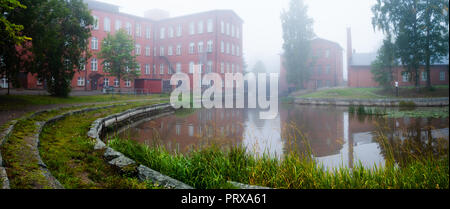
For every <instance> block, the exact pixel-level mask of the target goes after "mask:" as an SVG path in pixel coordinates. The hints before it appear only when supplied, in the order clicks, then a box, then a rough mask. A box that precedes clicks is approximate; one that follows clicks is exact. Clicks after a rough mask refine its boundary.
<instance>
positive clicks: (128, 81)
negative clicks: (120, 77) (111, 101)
mask: <svg viewBox="0 0 450 209" xmlns="http://www.w3.org/2000/svg"><path fill="white" fill-rule="evenodd" d="M125 87H131V81H130V80H128V79H127V80H125Z"/></svg>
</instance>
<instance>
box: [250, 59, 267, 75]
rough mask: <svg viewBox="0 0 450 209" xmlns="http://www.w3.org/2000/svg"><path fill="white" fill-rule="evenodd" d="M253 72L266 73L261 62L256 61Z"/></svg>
mask: <svg viewBox="0 0 450 209" xmlns="http://www.w3.org/2000/svg"><path fill="white" fill-rule="evenodd" d="M253 72H254V73H255V74H256V73H266V72H267V70H266V66H265V65H264V63H263V62H262V61H261V60H258V61H257V62H256V64H255V65H254V66H253Z"/></svg>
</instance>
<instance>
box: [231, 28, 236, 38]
mask: <svg viewBox="0 0 450 209" xmlns="http://www.w3.org/2000/svg"><path fill="white" fill-rule="evenodd" d="M234 32H235V30H234V25H231V37H234Z"/></svg>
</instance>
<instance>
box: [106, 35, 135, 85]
mask: <svg viewBox="0 0 450 209" xmlns="http://www.w3.org/2000/svg"><path fill="white" fill-rule="evenodd" d="M133 51H134V40H133V39H132V38H131V37H130V36H129V35H128V34H127V32H126V31H125V30H123V29H121V30H119V31H118V32H117V33H116V34H115V35H111V34H108V36H107V37H106V38H105V39H103V42H102V49H101V51H100V52H99V58H101V59H103V62H102V64H103V71H104V72H106V73H108V74H109V75H111V76H114V77H116V78H117V80H118V81H119V87H120V79H121V78H125V79H131V78H133V77H135V76H137V75H138V72H136V71H135V70H133V69H135V68H137V67H138V63H137V61H136V55H133ZM119 91H120V89H119Z"/></svg>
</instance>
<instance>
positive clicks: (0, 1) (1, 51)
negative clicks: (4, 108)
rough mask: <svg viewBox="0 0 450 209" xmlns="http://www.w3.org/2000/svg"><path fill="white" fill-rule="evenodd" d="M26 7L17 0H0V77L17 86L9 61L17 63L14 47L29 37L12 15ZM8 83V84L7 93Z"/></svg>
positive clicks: (15, 73)
mask: <svg viewBox="0 0 450 209" xmlns="http://www.w3.org/2000/svg"><path fill="white" fill-rule="evenodd" d="M26 8H27V7H26V6H25V5H23V4H21V3H20V2H19V1H17V0H0V14H2V15H1V16H0V28H1V30H0V77H3V76H4V77H6V78H7V79H8V82H10V83H12V84H13V85H15V86H17V84H18V82H17V79H15V78H17V74H18V72H17V71H15V70H13V65H11V63H10V62H11V61H12V62H14V63H17V56H16V53H15V52H16V51H17V50H16V47H19V46H20V45H22V44H23V43H24V42H26V41H30V40H31V38H30V37H27V36H26V35H24V34H23V29H24V26H23V25H21V24H18V23H17V21H16V19H14V16H13V15H12V14H13V13H14V11H15V10H24V9H26ZM9 89H10V85H8V93H7V94H9Z"/></svg>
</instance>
